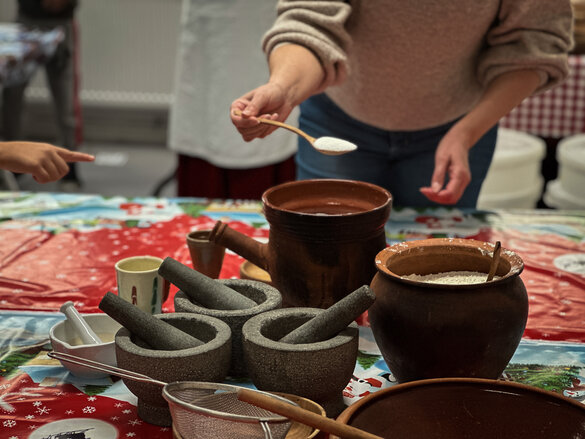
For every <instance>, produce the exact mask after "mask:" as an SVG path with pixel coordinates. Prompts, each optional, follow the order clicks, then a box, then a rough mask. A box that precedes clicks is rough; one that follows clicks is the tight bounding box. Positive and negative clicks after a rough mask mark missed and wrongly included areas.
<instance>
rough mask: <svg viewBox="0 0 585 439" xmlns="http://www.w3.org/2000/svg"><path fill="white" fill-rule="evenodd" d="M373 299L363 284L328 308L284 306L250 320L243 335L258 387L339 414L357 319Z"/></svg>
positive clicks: (250, 370)
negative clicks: (296, 398) (298, 397)
mask: <svg viewBox="0 0 585 439" xmlns="http://www.w3.org/2000/svg"><path fill="white" fill-rule="evenodd" d="M374 299H375V296H374V293H373V291H372V290H371V289H370V288H369V287H368V286H362V287H360V288H359V289H357V290H356V291H354V292H352V293H351V294H349V295H348V296H346V297H345V298H344V299H342V300H341V301H339V302H338V303H336V304H334V305H332V306H331V307H329V308H328V309H325V310H324V309H320V308H283V309H277V310H273V311H268V312H265V313H262V314H258V315H257V316H254V317H252V318H250V319H249V320H248V321H247V322H246V323H245V324H244V326H243V328H242V337H243V347H244V358H245V361H246V366H247V370H248V373H249V376H250V378H251V379H252V382H253V383H254V385H256V387H257V388H258V389H260V390H266V391H276V392H285V393H292V394H295V395H298V396H302V397H304V398H309V399H311V400H313V401H315V402H317V403H318V404H320V405H322V406H323V408H324V409H325V411H326V412H327V414H328V415H329V416H336V415H337V414H339V413H340V412H341V411H342V410H343V409H344V407H345V405H344V403H343V396H342V391H343V389H344V388H345V386H346V385H347V383H348V382H349V380H350V379H351V376H352V374H353V370H354V367H355V362H356V358H357V350H358V339H359V331H358V327H357V324H356V323H355V322H353V320H354V319H355V318H356V317H357V316H359V315H360V314H361V313H363V312H364V311H365V310H366V309H367V308H368V307H369V306H370V305H371V304H372V302H373V301H374Z"/></svg>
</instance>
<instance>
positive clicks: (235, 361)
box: [175, 279, 282, 377]
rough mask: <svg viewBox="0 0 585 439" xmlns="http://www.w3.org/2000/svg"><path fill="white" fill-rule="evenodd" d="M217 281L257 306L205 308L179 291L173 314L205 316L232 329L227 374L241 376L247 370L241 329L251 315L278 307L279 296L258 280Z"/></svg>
mask: <svg viewBox="0 0 585 439" xmlns="http://www.w3.org/2000/svg"><path fill="white" fill-rule="evenodd" d="M217 282H221V283H223V284H225V285H227V286H228V287H230V288H233V289H234V290H236V291H238V292H239V293H241V294H244V295H245V296H246V297H248V298H250V299H252V300H254V301H255V302H256V303H257V305H256V306H253V307H251V308H244V309H229V310H224V309H213V308H207V307H205V306H202V305H201V304H199V303H197V302H194V301H193V300H191V299H190V298H189V296H187V295H186V294H185V293H184V292H183V291H178V292H177V294H175V311H176V312H190V313H196V314H202V315H208V316H211V317H216V318H218V319H220V320H222V321H224V322H225V323H227V324H228V325H229V327H230V328H231V330H232V361H231V367H230V370H229V375H230V376H232V377H245V376H247V369H246V363H245V361H244V353H243V347H242V326H243V325H244V323H246V322H247V321H248V319H250V318H251V317H253V316H255V315H258V314H260V313H263V312H266V311H270V310H273V309H278V308H280V306H281V303H282V297H281V296H280V293H279V292H278V290H277V289H276V288H274V287H271V286H270V285H267V284H265V283H263V282H259V281H253V280H242V279H222V280H218V281H217Z"/></svg>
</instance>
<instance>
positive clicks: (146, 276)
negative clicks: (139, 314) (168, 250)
mask: <svg viewBox="0 0 585 439" xmlns="http://www.w3.org/2000/svg"><path fill="white" fill-rule="evenodd" d="M162 262H163V260H162V259H161V258H157V257H156V256H132V257H130V258H126V259H122V260H120V261H118V262H116V266H115V267H116V280H117V283H118V296H120V297H121V298H122V299H124V300H126V301H128V302H130V303H132V304H133V305H136V306H137V307H138V308H140V309H141V310H143V311H145V312H147V313H149V314H159V313H161V312H162V304H163V302H164V301H165V300H166V299H167V297H168V295H169V287H170V284H169V282H168V281H167V280H166V279H164V278H163V277H162V276H160V275H159V274H158V268H159V267H160V264H162Z"/></svg>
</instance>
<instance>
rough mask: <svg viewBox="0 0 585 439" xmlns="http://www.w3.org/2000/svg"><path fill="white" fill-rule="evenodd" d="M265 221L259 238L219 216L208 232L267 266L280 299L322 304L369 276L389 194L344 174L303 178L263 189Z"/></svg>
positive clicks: (380, 245) (387, 211)
mask: <svg viewBox="0 0 585 439" xmlns="http://www.w3.org/2000/svg"><path fill="white" fill-rule="evenodd" d="M262 202H263V209H264V215H265V217H266V220H267V221H268V223H269V225H270V231H269V240H268V243H261V242H258V241H256V240H255V239H252V238H250V237H248V236H246V235H244V234H243V233H240V232H238V231H236V230H233V229H231V228H230V227H229V226H228V225H227V224H225V223H222V222H221V221H218V222H217V223H216V225H215V227H214V228H213V230H212V232H211V234H210V236H209V239H210V240H211V241H214V242H216V243H218V244H220V245H222V246H224V247H227V248H229V249H230V250H232V251H234V252H235V253H237V254H239V255H240V256H242V257H244V258H246V259H247V260H249V261H251V262H252V263H254V264H256V265H257V266H258V267H260V268H262V269H264V270H266V271H267V272H268V273H269V274H270V277H271V280H272V282H273V284H274V286H275V287H276V288H277V289H278V290H279V291H280V293H281V294H282V299H283V306H285V307H288V306H297V307H315V308H327V307H329V306H331V305H332V304H333V303H335V302H337V301H338V300H340V299H341V298H343V297H344V296H346V295H347V294H349V293H350V292H351V291H354V290H355V289H356V288H359V287H360V286H362V285H365V284H369V283H370V281H371V280H372V277H373V276H374V274H375V267H374V265H373V264H372V261H373V260H374V257H375V256H376V254H377V253H378V252H379V251H380V250H382V249H383V248H384V247H385V246H386V236H385V231H384V226H385V224H386V221H387V220H388V217H389V215H390V210H391V205H392V196H391V195H390V193H389V192H388V191H386V190H385V189H383V188H381V187H379V186H376V185H373V184H369V183H364V182H358V181H350V180H335V179H326V180H302V181H294V182H289V183H284V184H281V185H278V186H274V187H272V188H270V189H268V190H266V191H265V192H264V194H263V195H262Z"/></svg>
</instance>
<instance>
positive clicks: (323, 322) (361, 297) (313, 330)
mask: <svg viewBox="0 0 585 439" xmlns="http://www.w3.org/2000/svg"><path fill="white" fill-rule="evenodd" d="M375 300H376V295H375V294H374V291H373V290H372V289H371V288H370V287H369V286H367V285H363V286H361V287H360V288H358V289H357V290H355V291H354V292H352V293H350V294H348V295H347V296H345V297H344V298H343V299H341V300H339V301H338V302H336V303H334V304H333V305H331V306H330V307H329V308H327V309H325V310H323V311H322V312H321V313H319V314H317V315H316V316H315V317H313V318H312V319H310V320H308V321H307V322H305V323H303V324H302V325H301V326H299V327H298V328H296V329H294V330H292V331H291V332H289V333H288V334H287V335H285V336H284V337H282V338H281V339H280V340H279V342H281V343H291V344H301V343H317V342H320V341H324V340H328V339H330V338H332V337H334V336H335V335H337V334H338V333H339V332H341V331H342V330H344V329H345V328H347V326H348V325H349V324H350V323H351V322H353V321H354V320H355V319H357V318H358V317H359V316H360V315H361V314H362V313H363V312H365V311H366V310H367V309H368V308H369V307H370V306H371V305H372V304H373V303H374V301H375Z"/></svg>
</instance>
